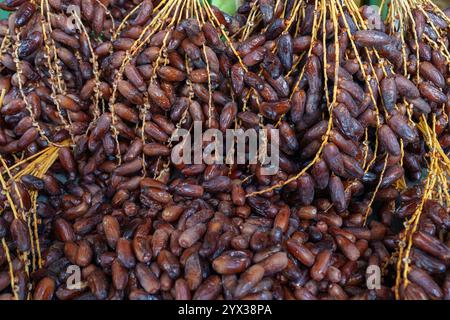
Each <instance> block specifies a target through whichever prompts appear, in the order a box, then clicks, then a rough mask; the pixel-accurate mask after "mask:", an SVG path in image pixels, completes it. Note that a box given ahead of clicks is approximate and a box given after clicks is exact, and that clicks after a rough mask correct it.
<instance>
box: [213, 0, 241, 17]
mask: <svg viewBox="0 0 450 320" xmlns="http://www.w3.org/2000/svg"><path fill="white" fill-rule="evenodd" d="M209 2H210V3H211V4H212V5H214V6H216V7H217V8H219V9H220V10H222V11H224V12H226V13H228V14H230V15H234V14H235V13H236V10H237V8H238V7H239V5H240V3H241V1H240V0H209Z"/></svg>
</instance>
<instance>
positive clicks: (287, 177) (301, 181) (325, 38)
mask: <svg viewBox="0 0 450 320" xmlns="http://www.w3.org/2000/svg"><path fill="white" fill-rule="evenodd" d="M43 3H44V4H45V7H44V8H40V7H39V5H40V3H39V4H36V3H34V2H31V1H26V0H10V1H6V2H5V3H4V4H2V8H4V9H7V10H10V11H12V14H11V15H10V17H9V19H8V20H7V21H1V23H0V40H1V43H2V45H1V48H0V54H1V55H0V64H1V67H2V68H1V74H0V90H2V106H1V109H0V155H1V158H0V160H1V163H0V170H1V171H0V174H1V175H2V177H3V178H2V179H1V181H0V182H2V184H1V186H0V188H1V190H2V193H1V194H0V201H1V203H0V209H1V214H0V238H1V240H2V245H0V299H61V300H70V299H137V300H152V299H167V300H170V299H222V298H223V299H257V300H262V299H280V300H281V299H299V300H301V299H393V298H395V297H396V294H397V291H398V292H399V296H398V297H397V298H402V299H419V298H424V299H450V273H449V271H448V270H447V266H448V265H449V263H450V248H449V246H448V241H449V239H448V236H447V229H448V227H449V224H450V221H449V209H448V208H446V207H445V206H444V203H445V201H444V202H441V203H439V202H438V201H435V200H427V201H425V202H423V201H422V199H423V195H424V193H427V192H428V190H424V189H425V188H424V187H420V183H421V179H422V178H423V177H422V176H423V171H424V169H425V168H426V167H427V162H426V161H425V159H424V157H425V155H426V153H427V152H428V151H429V146H428V145H427V144H426V141H425V138H424V137H423V134H422V133H421V132H420V131H419V130H418V129H417V127H416V122H418V121H419V120H420V118H421V117H425V118H426V119H427V120H428V121H429V120H430V119H431V117H435V118H436V122H435V123H436V125H435V126H434V132H435V134H436V139H437V140H438V141H439V144H440V146H441V148H442V150H443V152H444V153H445V152H448V147H449V144H450V139H449V137H450V135H449V132H450V131H449V129H450V128H449V125H448V114H449V106H448V103H447V100H448V98H447V97H448V93H447V91H448V85H447V76H448V75H447V72H448V62H447V61H446V60H445V57H444V56H443V55H442V54H440V52H439V50H438V49H437V48H431V47H430V46H429V47H427V44H426V43H422V42H421V43H419V52H420V56H419V58H418V59H416V60H414V58H413V57H417V56H416V55H415V54H414V53H415V52H416V50H415V48H416V47H417V46H416V43H415V42H414V43H411V44H410V47H408V48H407V49H406V50H408V52H407V53H406V54H407V56H408V59H406V60H405V59H403V57H404V56H405V53H404V52H402V50H404V49H402V46H401V40H400V39H399V38H398V37H396V36H394V35H392V34H391V32H389V30H388V29H387V28H385V27H384V25H383V26H382V27H380V28H379V30H378V29H376V30H375V29H368V28H365V27H363V25H362V24H361V21H360V20H358V19H355V15H356V12H355V11H354V10H352V8H349V7H347V6H345V5H343V4H341V2H337V1H332V2H329V3H328V2H327V1H324V2H323V3H322V1H297V0H287V1H272V0H258V1H247V2H244V3H243V5H242V6H241V7H240V8H239V9H238V12H237V14H236V15H235V16H229V15H227V14H225V13H223V12H220V11H219V10H218V9H217V8H215V7H212V6H209V5H208V4H206V3H205V4H204V5H203V6H198V4H197V2H196V1H181V0H172V1H167V3H165V2H161V3H160V2H159V1H150V0H144V1H142V2H139V1H112V0H111V1H99V0H79V1H76V0H75V1H48V2H47V1H44V2H43ZM318 3H319V4H320V6H318ZM276 4H278V5H276ZM41 9H42V10H41ZM320 12H322V13H323V14H322V15H320ZM417 12H418V11H417ZM417 12H416V11H415V12H414V15H415V16H420V14H419V13H417ZM318 13H319V14H318ZM358 14H360V15H361V17H362V19H363V20H364V19H365V20H368V19H370V18H371V16H370V15H373V14H374V13H373V12H372V11H370V10H366V8H362V9H361V10H360V12H358ZM436 17H437V18H435V19H438V18H439V17H438V16H436ZM318 19H322V20H320V21H319V20H318ZM417 19H420V18H417ZM441 20H443V21H440V20H439V21H440V22H441V24H440V28H442V29H445V30H447V29H448V24H447V21H445V20H444V19H442V18H441ZM444 24H445V25H444ZM417 27H418V28H419V31H420V30H422V32H423V33H425V34H427V35H428V36H429V37H430V38H432V37H433V34H432V31H433V30H434V29H430V27H428V28H427V27H426V21H424V26H423V27H422V28H421V29H420V25H418V24H417ZM420 38H421V37H420ZM420 38H419V39H420ZM444 45H445V46H446V48H448V43H445V44H444ZM405 61H407V62H408V66H407V71H408V73H407V74H404V73H402V70H403V69H404V68H403V67H404V65H403V64H404V63H405ZM417 62H419V63H418V64H417ZM418 76H419V77H418ZM416 78H420V83H417V81H416V80H415V79H416ZM446 119H447V120H446ZM195 122H201V123H202V124H203V128H204V130H206V129H219V130H220V131H222V132H225V131H226V130H227V129H235V128H243V129H255V130H256V131H260V130H264V129H267V131H268V132H270V130H273V129H277V130H279V135H280V143H279V148H280V150H279V170H278V172H277V173H276V174H274V175H264V174H263V173H264V171H263V170H262V169H263V164H261V163H258V164H251V165H248V164H232V165H227V164H206V163H202V164H190V163H181V164H180V163H176V164H175V163H172V158H171V152H172V148H173V146H174V143H173V141H172V138H173V136H174V134H175V133H176V132H177V130H178V129H186V130H191V128H192V127H193V124H194V123H195ZM268 143H269V144H270V143H272V140H271V137H270V135H269V137H268ZM268 149H270V148H268ZM47 150H50V151H49V152H50V153H47ZM52 150H55V152H54V154H55V156H54V160H53V162H52V163H51V164H50V165H49V166H48V168H46V169H45V172H44V171H42V172H41V171H40V170H41V169H40V168H39V165H37V169H36V170H35V171H33V170H31V171H30V170H29V164H30V161H32V159H35V158H37V159H41V158H39V155H40V154H44V155H47V154H51V151H52ZM27 159H31V160H30V161H28V160H27ZM42 160H43V162H45V161H44V160H46V159H44V158H42ZM33 165H36V162H33ZM42 170H43V169H42ZM23 172H25V173H26V174H25V173H23ZM32 172H38V173H39V174H33V173H32ZM399 181H405V182H406V183H407V185H408V186H409V185H412V184H413V183H414V184H418V185H419V186H414V187H409V188H408V187H404V188H401V186H400V184H399ZM38 195H39V196H38ZM418 207H420V208H422V211H423V214H422V216H421V217H420V219H419V220H420V221H419V223H418V226H417V230H415V233H414V234H413V235H412V236H411V237H412V239H413V246H412V248H411V250H410V251H411V257H410V258H408V259H410V260H411V262H410V266H409V269H410V270H409V282H408V283H402V284H401V285H400V286H396V268H395V264H396V261H397V260H398V259H397V260H396V259H395V258H396V257H398V256H399V252H398V248H399V246H400V245H402V246H404V245H407V244H405V241H404V240H403V238H404V237H405V238H408V234H406V233H407V232H406V230H405V231H403V230H402V228H401V223H402V222H403V221H404V220H405V219H407V218H408V217H411V216H413V215H414V214H415V212H416V211H417V210H416V209H417V208H418ZM41 252H42V254H40V253H41ZM400 260H401V259H400ZM368 270H375V273H376V274H375V276H377V277H378V278H377V279H376V280H377V281H375V282H374V283H375V285H371V283H372V282H371V281H372V280H371V279H373V278H371V277H373V273H370V272H368ZM74 272H78V273H79V275H78V277H75V278H74ZM74 279H75V280H74ZM74 281H75V282H74ZM397 287H398V288H397Z"/></svg>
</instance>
